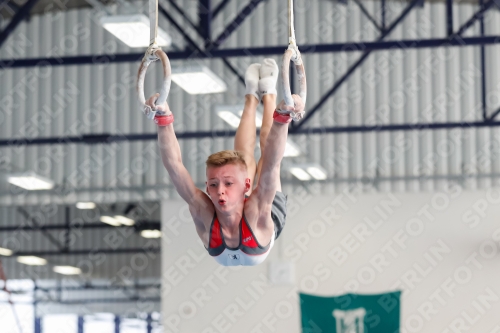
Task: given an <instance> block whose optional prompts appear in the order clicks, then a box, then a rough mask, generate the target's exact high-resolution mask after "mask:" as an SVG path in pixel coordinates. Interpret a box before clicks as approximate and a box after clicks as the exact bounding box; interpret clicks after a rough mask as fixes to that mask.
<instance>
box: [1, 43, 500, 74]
mask: <svg viewBox="0 0 500 333" xmlns="http://www.w3.org/2000/svg"><path fill="white" fill-rule="evenodd" d="M499 43H500V36H484V37H460V36H454V37H453V38H452V39H448V38H436V39H420V40H395V41H380V42H359V43H335V44H312V45H307V44H306V45H302V46H301V47H300V49H301V53H302V54H309V53H311V54H312V53H330V52H359V51H384V50H394V49H421V48H436V47H456V46H478V45H493V44H499ZM286 48H287V46H286V45H282V46H272V47H253V48H235V49H223V50H210V52H209V53H208V52H205V51H203V50H201V49H200V51H198V50H196V52H193V51H179V52H169V53H168V57H169V59H170V60H186V59H212V58H231V57H253V56H255V57H257V56H271V55H282V54H283V51H284V50H285V49H286ZM142 57H144V53H126V54H114V55H104V54H96V55H88V56H71V57H60V58H28V59H0V69H11V68H28V67H46V66H53V67H56V66H70V65H99V64H107V63H125V62H140V61H141V59H142Z"/></svg>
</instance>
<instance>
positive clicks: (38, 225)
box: [17, 207, 67, 253]
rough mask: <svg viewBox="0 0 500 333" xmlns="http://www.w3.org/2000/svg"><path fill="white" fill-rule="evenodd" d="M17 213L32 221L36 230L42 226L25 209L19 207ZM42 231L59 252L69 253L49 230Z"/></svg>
mask: <svg viewBox="0 0 500 333" xmlns="http://www.w3.org/2000/svg"><path fill="white" fill-rule="evenodd" d="M17 211H18V212H19V214H21V215H22V216H23V217H24V218H25V219H26V220H28V221H30V223H31V224H32V225H33V227H34V228H39V227H40V226H41V225H40V223H38V221H37V220H36V219H34V218H33V217H31V216H30V214H29V213H28V212H27V211H26V210H25V209H24V208H21V207H19V208H18V209H17ZM63 229H66V228H65V227H64V228H63ZM40 231H41V232H42V234H43V235H44V236H45V238H47V239H48V240H49V241H50V242H51V243H52V244H53V245H55V246H56V247H57V248H58V249H59V251H64V252H66V253H67V249H66V248H65V246H64V245H63V244H61V243H60V242H59V240H58V239H57V238H55V237H54V236H52V234H50V233H49V232H48V231H47V230H44V229H40Z"/></svg>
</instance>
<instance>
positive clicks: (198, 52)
mask: <svg viewBox="0 0 500 333" xmlns="http://www.w3.org/2000/svg"><path fill="white" fill-rule="evenodd" d="M158 10H159V11H160V12H161V13H162V14H163V15H164V16H165V17H166V18H167V20H168V21H169V22H170V23H171V24H172V25H173V26H174V27H175V28H176V29H177V31H179V33H180V34H181V35H182V36H183V37H184V40H185V41H186V42H187V43H188V44H189V46H190V47H191V49H192V51H183V52H178V54H175V53H176V52H169V53H168V57H169V59H170V60H174V59H182V60H186V59H202V58H205V59H211V58H214V57H213V56H212V55H211V54H210V53H209V52H207V51H204V50H202V49H201V48H200V47H199V46H198V44H197V43H196V42H195V41H194V40H193V39H192V38H191V37H190V36H189V35H188V34H187V33H186V32H185V31H184V29H182V27H181V26H180V25H179V24H178V23H177V21H176V20H175V19H174V18H173V17H172V16H171V15H170V14H169V13H168V11H166V10H165V8H163V6H161V5H160V4H158ZM197 32H198V34H200V31H197ZM122 56H123V58H125V59H128V57H127V56H129V55H127V54H124V55H122ZM130 56H132V58H138V59H142V57H143V56H144V55H141V56H140V57H136V56H135V55H132V54H131V55H130ZM176 57H179V58H176ZM220 58H222V61H223V62H224V64H225V65H226V66H227V67H228V68H229V70H230V71H231V72H233V73H234V74H235V75H236V76H237V77H238V80H239V81H240V82H241V83H243V84H245V78H244V77H243V76H242V75H241V74H240V73H239V72H238V71H237V70H236V68H235V67H234V66H233V65H232V64H231V63H230V62H229V60H227V59H225V58H224V57H220ZM1 66H2V63H1V62H0V67H1Z"/></svg>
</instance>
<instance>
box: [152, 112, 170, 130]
mask: <svg viewBox="0 0 500 333" xmlns="http://www.w3.org/2000/svg"><path fill="white" fill-rule="evenodd" d="M154 121H155V124H156V125H158V126H162V127H163V126H168V125H170V124H171V123H173V122H174V115H173V114H170V115H168V116H155V120H154Z"/></svg>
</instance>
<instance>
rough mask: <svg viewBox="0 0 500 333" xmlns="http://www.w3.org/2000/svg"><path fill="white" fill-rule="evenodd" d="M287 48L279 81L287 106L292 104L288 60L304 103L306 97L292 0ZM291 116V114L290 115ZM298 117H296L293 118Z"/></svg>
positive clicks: (303, 71)
mask: <svg viewBox="0 0 500 333" xmlns="http://www.w3.org/2000/svg"><path fill="white" fill-rule="evenodd" d="M288 24H289V27H288V49H287V50H286V51H285V54H284V55H283V61H282V65H281V81H282V85H281V86H282V87H283V96H284V99H285V103H286V105H288V106H294V102H293V98H292V91H291V89H290V75H289V74H290V73H289V72H290V61H293V62H294V64H295V70H296V72H297V76H298V79H299V86H300V92H299V95H300V97H301V98H302V100H303V102H304V105H305V103H306V99H307V80H306V71H305V68H304V63H303V62H302V56H301V55H300V52H299V48H298V47H297V43H296V40H295V27H294V14H293V0H288ZM292 116H293V115H292ZM293 118H294V120H298V119H301V118H302V116H301V115H296V116H294V117H293ZM295 118H298V119H295Z"/></svg>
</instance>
